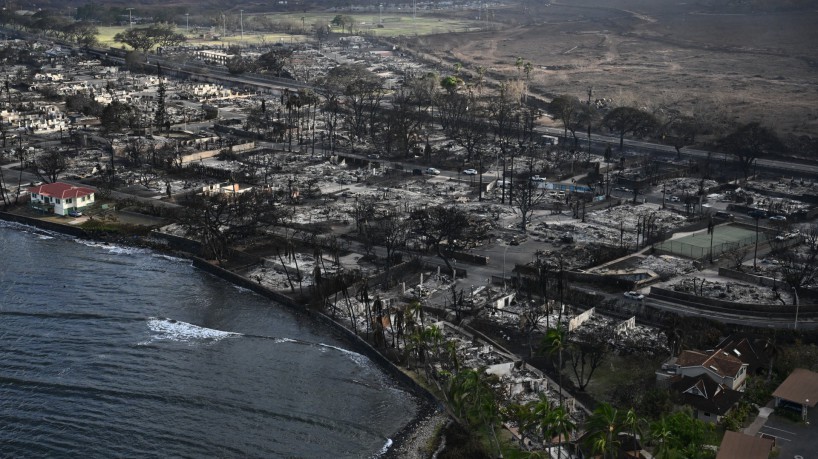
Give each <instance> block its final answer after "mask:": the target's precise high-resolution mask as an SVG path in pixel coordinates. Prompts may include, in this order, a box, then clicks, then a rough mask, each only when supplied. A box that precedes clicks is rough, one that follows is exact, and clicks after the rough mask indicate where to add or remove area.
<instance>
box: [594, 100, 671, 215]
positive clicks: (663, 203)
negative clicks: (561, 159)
mask: <svg viewBox="0 0 818 459" xmlns="http://www.w3.org/2000/svg"><path fill="white" fill-rule="evenodd" d="M593 93H594V87H593V86H591V87H590V88H588V159H590V158H591V96H592V94H593ZM662 205H663V206H664V202H662Z"/></svg>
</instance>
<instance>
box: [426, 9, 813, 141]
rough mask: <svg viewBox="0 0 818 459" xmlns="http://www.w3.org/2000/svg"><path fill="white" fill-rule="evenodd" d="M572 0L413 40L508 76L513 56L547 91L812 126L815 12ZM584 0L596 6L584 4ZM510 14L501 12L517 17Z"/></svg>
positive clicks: (802, 129)
mask: <svg viewBox="0 0 818 459" xmlns="http://www.w3.org/2000/svg"><path fill="white" fill-rule="evenodd" d="M579 3H585V5H583V6H577V5H576V4H574V3H572V5H571V6H559V5H554V6H551V7H549V8H542V9H541V11H539V12H537V13H536V14H539V15H540V16H537V20H538V22H537V23H536V24H527V25H517V26H512V27H509V28H507V29H505V30H503V31H499V32H475V33H469V34H459V35H454V34H449V35H439V36H431V37H424V38H422V45H424V47H425V48H427V49H428V50H431V51H430V52H431V53H432V54H435V55H437V56H438V57H440V58H442V59H446V60H452V61H458V62H462V63H464V64H465V65H466V66H467V67H471V68H475V67H477V66H485V67H488V68H489V69H490V70H491V73H494V74H498V73H505V74H507V75H510V76H516V75H517V72H518V70H517V69H516V68H515V66H514V62H515V60H516V58H517V57H518V56H519V57H522V58H523V59H525V60H526V61H530V62H531V63H532V64H534V66H535V70H534V71H533V72H532V76H531V85H532V88H533V89H534V90H535V91H537V92H541V93H544V94H548V95H556V94H573V95H576V96H578V97H580V98H582V99H585V98H586V97H587V91H588V88H589V87H593V93H594V98H606V99H614V100H616V101H619V102H620V103H634V104H636V105H638V106H644V107H650V106H653V105H656V104H657V103H656V102H657V101H658V100H670V101H677V102H678V103H679V105H680V106H681V107H682V108H683V109H685V110H687V111H690V112H695V111H696V110H709V108H705V109H702V108H697V107H696V105H695V104H694V101H698V102H696V103H698V104H701V105H705V106H707V107H719V108H720V109H721V110H724V111H725V112H726V115H727V117H728V118H732V119H735V120H738V121H749V120H759V121H761V122H763V123H764V124H767V125H770V126H773V127H775V128H776V129H778V130H780V131H781V132H792V133H796V134H809V135H816V134H818V104H816V102H818V48H816V47H815V46H814V43H816V42H818V28H816V27H815V24H816V23H818V12H815V11H809V12H804V11H801V12H783V13H775V14H773V13H769V14H768V13H764V14H755V13H740V14H717V13H713V12H708V11H703V10H701V7H700V6H698V5H696V4H693V3H691V4H674V5H673V6H670V7H669V8H674V10H673V11H668V10H665V11H660V10H659V7H657V6H655V5H654V3H656V2H639V1H627V0H610V1H608V0H606V1H604V2H602V1H601V0H596V1H594V0H586V1H584V2H579ZM594 3H599V4H600V5H599V7H598V8H589V7H590V6H593V4H594ZM617 5H619V6H620V7H619V8H616V6H617ZM629 8H633V9H629ZM662 8H668V6H666V5H665V6H662ZM637 9H638V10H637ZM515 14H517V12H515V11H508V12H507V15H506V16H507V18H510V19H509V20H519V19H520V17H519V15H517V16H515ZM533 14H535V13H534V12H529V16H530V17H532V16H531V15H533ZM419 41H421V40H419Z"/></svg>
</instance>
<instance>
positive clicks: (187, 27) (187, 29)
mask: <svg viewBox="0 0 818 459" xmlns="http://www.w3.org/2000/svg"><path fill="white" fill-rule="evenodd" d="M185 33H186V34H188V35H190V13H185Z"/></svg>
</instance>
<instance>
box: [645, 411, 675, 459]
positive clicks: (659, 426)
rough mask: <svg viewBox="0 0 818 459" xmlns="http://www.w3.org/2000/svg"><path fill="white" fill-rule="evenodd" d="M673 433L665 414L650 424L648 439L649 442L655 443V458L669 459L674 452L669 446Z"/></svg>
mask: <svg viewBox="0 0 818 459" xmlns="http://www.w3.org/2000/svg"><path fill="white" fill-rule="evenodd" d="M673 439H674V435H673V431H672V430H671V428H670V426H669V425H668V423H667V419H666V418H665V416H662V417H661V418H660V419H659V420H658V421H656V422H654V423H653V424H651V426H650V440H651V443H656V444H657V446H656V449H655V450H654V457H655V458H657V459H670V458H672V457H674V456H675V455H676V454H678V453H675V452H674V450H673V449H672V448H671V444H672V442H673Z"/></svg>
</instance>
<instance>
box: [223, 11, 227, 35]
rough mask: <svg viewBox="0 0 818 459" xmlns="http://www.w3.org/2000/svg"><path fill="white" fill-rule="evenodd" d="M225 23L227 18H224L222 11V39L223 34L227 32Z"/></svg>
mask: <svg viewBox="0 0 818 459" xmlns="http://www.w3.org/2000/svg"><path fill="white" fill-rule="evenodd" d="M226 24H227V19H225V17H224V13H222V39H224V36H225V35H226V34H227V29H226V27H225V26H226Z"/></svg>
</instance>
